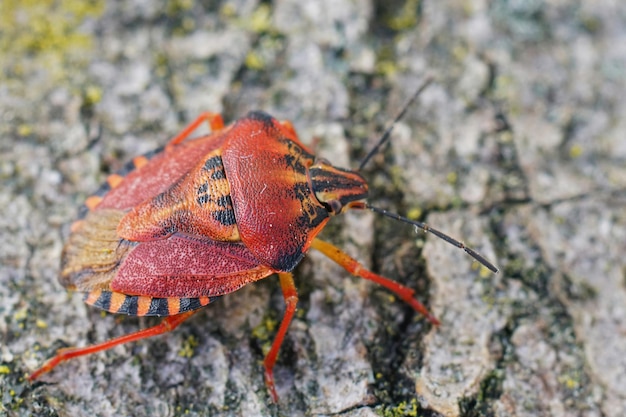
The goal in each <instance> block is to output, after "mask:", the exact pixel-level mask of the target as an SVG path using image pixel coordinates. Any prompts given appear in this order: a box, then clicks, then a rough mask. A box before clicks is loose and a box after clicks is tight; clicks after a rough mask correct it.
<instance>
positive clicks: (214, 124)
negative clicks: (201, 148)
mask: <svg viewBox="0 0 626 417" xmlns="http://www.w3.org/2000/svg"><path fill="white" fill-rule="evenodd" d="M205 121H206V122H208V123H209V126H210V127H211V131H213V132H215V131H216V130H220V129H222V128H223V127H224V120H223V119H222V115H221V114H219V113H211V112H204V113H202V114H200V116H198V117H197V118H196V120H194V121H193V122H191V123H190V124H189V125H188V126H187V127H186V128H184V129H183V131H182V132H180V133H179V134H178V135H176V136H175V137H174V139H172V140H171V141H170V142H169V143H168V144H167V146H173V145H177V144H179V143H181V142H182V141H184V140H185V139H187V138H188V137H189V135H191V134H192V133H193V131H194V130H196V129H197V128H198V126H200V125H201V124H202V123H203V122H205Z"/></svg>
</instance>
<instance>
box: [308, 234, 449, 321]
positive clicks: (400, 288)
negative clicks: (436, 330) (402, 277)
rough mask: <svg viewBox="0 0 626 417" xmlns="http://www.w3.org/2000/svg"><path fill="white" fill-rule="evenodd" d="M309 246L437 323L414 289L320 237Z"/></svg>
mask: <svg viewBox="0 0 626 417" xmlns="http://www.w3.org/2000/svg"><path fill="white" fill-rule="evenodd" d="M311 247H313V248H315V249H317V250H318V251H320V252H322V253H323V254H324V255H326V256H328V257H329V258H330V259H332V260H333V261H335V262H337V263H338V264H339V265H341V266H342V267H344V268H345V269H346V271H348V272H350V273H351V274H352V275H355V276H359V277H361V278H365V279H368V280H370V281H374V282H375V283H377V284H379V285H382V286H383V287H385V288H387V289H388V290H390V291H391V292H393V293H394V294H396V295H397V296H398V297H400V298H401V299H402V300H403V301H404V302H406V303H407V304H409V305H410V306H411V307H413V308H414V309H415V310H416V311H418V312H419V313H421V314H423V315H424V316H426V318H427V319H428V320H430V322H431V323H433V324H435V325H439V320H437V319H436V318H435V316H433V315H432V314H430V312H429V311H428V310H427V309H426V307H424V305H423V304H422V303H420V302H419V301H417V300H416V299H415V298H414V295H415V291H414V290H412V289H410V288H408V287H405V286H404V285H402V284H399V283H397V282H396V281H393V280H390V279H389V278H385V277H383V276H381V275H377V274H375V273H373V272H371V271H369V270H367V269H365V268H364V267H363V266H362V265H361V264H360V263H359V262H357V261H356V260H355V259H354V258H352V257H350V256H349V255H348V254H347V253H345V252H343V251H341V250H340V249H339V248H337V247H335V246H333V245H331V244H330V243H328V242H324V241H323V240H320V239H314V240H313V242H312V243H311Z"/></svg>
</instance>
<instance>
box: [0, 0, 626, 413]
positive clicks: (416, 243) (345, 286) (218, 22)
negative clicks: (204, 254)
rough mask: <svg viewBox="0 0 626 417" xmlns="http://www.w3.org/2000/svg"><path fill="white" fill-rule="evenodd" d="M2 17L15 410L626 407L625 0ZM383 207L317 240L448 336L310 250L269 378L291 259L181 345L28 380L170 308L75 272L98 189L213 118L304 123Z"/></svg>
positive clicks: (136, 350)
mask: <svg viewBox="0 0 626 417" xmlns="http://www.w3.org/2000/svg"><path fill="white" fill-rule="evenodd" d="M2 8H3V13H2V14H3V15H4V17H2V18H0V67H1V68H2V71H0V120H1V122H0V155H1V156H0V183H1V184H2V185H1V186H0V339H1V343H0V401H1V405H0V415H9V416H30V415H36V416H103V417H104V416H124V415H127V416H204V415H211V416H256V415H258V416H299V415H314V416H330V415H332V416H345V417H357V416H359V417H366V416H367V417H369V416H403V415H409V416H410V415H416V416H417V415H419V416H519V417H522V416H581V417H582V416H584V417H593V416H598V417H599V416H606V417H620V416H624V415H626V258H625V257H624V253H626V210H625V207H626V94H625V92H626V5H625V4H623V3H621V2H617V1H615V2H582V1H579V2H566V1H554V2H547V1H529V2H515V1H507V0H496V1H489V2H488V1H477V2H464V1H460V0H446V1H424V2H418V1H412V0H407V1H393V2H382V1H381V2H372V1H368V0H353V1H341V2H340V1H334V0H321V1H310V2H302V1H298V0H280V1H276V2H272V3H266V2H259V1H257V0H233V1H224V2H220V1H213V2H205V3H204V4H195V3H194V2H185V1H171V2H164V1H159V2H153V1H144V0H133V1H131V0H127V1H119V2H107V3H104V2H97V1H94V2H92V3H89V4H87V3H83V2H78V1H77V2H72V1H68V2H57V3H54V4H53V5H48V6H43V5H31V6H23V5H18V4H16V3H15V4H14V2H6V4H5V5H3V6H2ZM428 74H432V75H434V77H435V82H434V83H433V84H432V85H431V86H430V87H429V88H428V89H427V90H426V91H425V92H424V93H423V94H422V96H421V97H420V98H419V100H418V103H417V104H416V105H414V106H412V107H411V108H409V110H408V111H407V115H406V117H405V118H404V119H403V120H402V121H401V122H400V123H398V124H397V125H396V127H395V129H394V132H393V135H392V138H391V143H390V145H389V146H388V147H386V148H385V149H384V151H383V152H382V153H381V154H380V155H377V156H376V157H375V158H374V159H373V161H372V162H371V163H370V164H369V166H368V167H366V169H365V170H364V175H365V177H366V178H368V180H369V183H370V187H371V198H370V202H371V203H372V204H373V205H378V206H380V207H383V208H386V209H389V210H391V211H394V212H397V213H400V214H404V215H409V216H411V217H414V218H420V219H422V220H424V221H427V222H428V223H429V224H430V225H432V226H434V227H436V228H438V229H439V230H442V231H445V232H446V233H448V234H450V235H452V236H454V237H456V238H459V239H462V240H464V241H465V242H466V243H467V244H468V245H469V246H472V247H473V248H475V249H477V250H478V251H479V252H481V253H482V254H484V255H485V256H486V257H487V258H488V259H491V260H494V261H495V263H496V264H497V265H498V266H499V267H500V268H501V271H500V273H498V274H491V273H488V272H487V271H486V270H484V269H483V268H479V267H477V266H476V264H475V263H473V262H472V259H471V258H470V257H468V256H467V255H466V254H464V253H463V251H460V250H458V249H455V248H454V247H452V246H450V245H448V244H446V243H445V242H443V241H441V240H439V239H436V238H435V237H434V236H430V235H428V236H425V235H424V234H423V233H422V232H419V231H417V232H416V231H415V230H413V228H412V227H411V226H408V225H406V224H402V223H398V222H394V221H392V220H390V219H385V218H381V217H380V216H376V215H374V214H372V213H355V212H351V213H348V214H346V215H342V216H340V217H338V218H335V219H332V221H331V224H330V225H329V226H328V227H327V229H326V230H324V232H323V233H322V237H323V238H325V239H326V240H329V241H331V242H333V243H335V244H336V245H337V246H339V247H340V248H343V249H344V250H346V251H347V252H348V253H349V254H350V255H352V256H354V257H355V258H357V259H359V260H360V261H362V262H363V264H364V265H365V266H367V267H369V268H372V269H373V270H374V271H376V272H379V273H381V274H383V275H385V276H387V277H389V278H392V279H395V280H398V281H399V282H401V283H403V284H405V285H407V286H409V287H411V288H414V289H416V291H417V294H418V295H417V296H418V298H419V299H420V300H421V301H422V302H424V303H425V304H427V305H428V306H429V308H430V310H431V311H432V312H433V313H434V314H435V315H436V316H437V317H438V318H439V319H440V320H441V325H440V326H439V327H433V326H431V325H430V324H429V323H427V321H426V320H425V319H424V318H423V317H421V316H420V315H418V314H416V313H415V312H414V311H413V310H412V309H411V308H410V307H408V306H407V305H405V304H403V303H402V302H401V301H399V300H397V299H395V298H394V297H392V296H391V295H390V293H389V292H387V291H386V290H384V289H382V288H379V287H377V286H376V285H374V284H372V283H370V282H366V281H365V280H361V279H358V278H354V277H350V276H349V274H348V273H346V272H345V271H344V270H343V269H341V268H340V267H338V266H337V265H335V264H333V263H332V262H331V261H329V260H328V259H326V258H325V257H324V256H322V255H321V254H319V253H315V252H314V251H311V252H310V253H309V254H308V255H307V257H306V259H305V261H304V262H303V263H302V264H301V265H300V266H299V267H298V268H297V269H296V272H295V275H296V283H297V285H298V288H299V294H300V303H299V310H298V312H297V316H296V318H295V320H294V321H293V323H292V324H291V327H290V329H289V333H288V335H287V339H286V342H285V344H284V346H283V348H282V351H281V353H280V356H279V361H278V364H277V366H276V369H275V378H276V384H277V389H278V393H279V395H280V402H279V404H278V405H274V404H272V403H271V400H270V397H269V395H268V392H267V390H266V388H265V385H264V380H263V366H262V361H263V355H264V352H265V351H266V350H267V349H268V348H269V346H270V344H271V341H272V340H273V336H274V332H275V330H276V325H277V323H278V321H279V320H280V318H281V316H282V311H283V307H284V305H283V300H282V295H281V291H280V286H279V285H278V280H277V278H276V277H270V278H267V279H265V280H263V281H262V282H259V283H257V284H254V285H249V286H247V287H245V288H243V289H242V290H240V291H238V292H236V293H234V294H230V295H228V296H225V297H222V298H221V299H220V300H219V301H217V302H216V303H214V304H212V305H210V306H208V307H207V308H206V309H205V311H203V312H201V313H199V314H198V315H196V316H195V317H194V318H193V319H191V320H190V321H188V322H187V323H185V324H183V325H182V326H181V327H179V328H178V329H177V330H176V331H174V332H172V333H169V334H167V335H164V336H159V337H156V338H153V339H148V340H144V341H141V342H139V343H134V344H129V345H125V346H121V347H116V348H115V349H113V350H111V351H109V352H106V353H101V354H96V355H93V356H90V357H85V358H81V359H76V360H72V361H70V362H68V363H65V364H63V365H61V366H59V367H58V368H57V369H55V370H54V371H53V372H51V373H50V374H47V375H45V376H43V377H42V378H41V380H40V381H38V382H36V383H34V384H29V383H28V382H27V381H26V380H25V377H26V375H27V374H28V373H29V372H31V371H33V370H34V369H36V368H37V367H38V366H40V365H41V364H42V363H43V362H44V361H45V360H46V359H47V358H49V357H50V356H52V355H53V354H54V352H55V351H56V349H58V348H61V347H64V346H84V345H87V344H90V343H94V342H99V341H104V340H107V339H109V338H112V337H115V336H119V335H123V334H127V333H130V332H133V331H135V330H137V329H139V328H145V327H147V326H149V325H153V324H156V323H157V322H158V320H151V319H137V318H132V317H119V316H114V315H104V314H101V313H100V312H99V311H96V310H95V309H93V308H90V307H88V306H86V305H85V304H83V302H82V301H81V297H80V295H79V294H68V293H67V292H66V291H65V290H64V289H63V288H62V287H61V286H60V285H59V284H58V282H57V276H58V272H59V257H60V253H61V249H62V247H63V242H64V239H65V238H66V237H67V234H68V233H69V224H70V223H71V222H72V220H73V219H74V218H75V216H76V212H77V209H78V207H79V205H80V204H82V202H83V201H84V199H85V198H86V197H88V196H89V195H90V194H91V193H93V192H94V191H95V190H96V189H97V188H98V186H99V184H100V183H101V182H103V181H104V180H105V178H106V177H107V175H108V174H110V173H112V172H115V171H116V170H118V169H120V168H121V167H122V166H123V164H125V163H126V162H128V161H129V160H131V159H132V158H133V157H135V156H137V155H140V154H143V153H146V152H148V151H150V150H152V149H154V148H157V147H158V146H161V145H163V144H165V143H166V142H167V140H168V139H169V138H171V137H173V136H174V135H175V134H176V133H177V132H178V131H179V130H180V129H182V128H183V127H184V126H185V125H186V124H187V123H189V122H190V121H191V120H193V119H194V118H195V117H196V116H197V115H198V114H199V113H200V112H203V111H212V112H221V113H223V114H224V117H225V119H226V121H227V122H229V121H233V120H235V119H236V118H238V117H240V116H242V115H244V114H245V113H246V112H248V111H250V110H255V109H259V110H264V111H266V112H268V113H269V114H271V115H273V116H275V117H277V118H279V119H287V120H291V121H292V122H293V123H294V125H295V127H296V130H297V131H298V133H299V135H300V138H301V139H302V140H303V141H304V142H305V143H309V144H313V145H312V146H314V147H315V149H316V152H317V154H318V155H320V156H322V157H325V158H327V159H329V160H330V161H332V162H333V163H334V164H335V165H337V166H341V167H353V168H355V167H357V166H358V162H359V161H360V159H362V158H363V157H364V156H365V154H366V153H367V151H368V150H369V149H371V147H372V146H373V145H374V143H375V141H376V139H377V138H378V137H379V135H380V132H381V131H382V130H383V129H384V126H385V125H386V124H388V122H390V121H391V120H392V119H393V117H394V116H395V114H396V113H397V111H398V110H399V109H400V108H401V107H402V105H403V103H405V102H406V100H407V99H408V98H409V97H410V95H411V94H412V93H413V92H414V91H415V89H416V88H417V87H418V86H419V85H420V83H421V82H422V80H423V79H424V78H425V77H426V76H427V75H428Z"/></svg>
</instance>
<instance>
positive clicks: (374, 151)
mask: <svg viewBox="0 0 626 417" xmlns="http://www.w3.org/2000/svg"><path fill="white" fill-rule="evenodd" d="M432 82H433V77H431V76H428V77H426V80H425V81H424V82H423V83H422V85H421V86H420V88H418V89H417V91H416V92H415V93H413V95H412V96H411V98H410V99H409V101H407V102H406V104H405V105H404V107H402V110H400V113H398V115H397V116H396V117H395V119H393V122H391V125H389V127H388V128H387V129H386V130H385V131H384V132H383V135H382V136H381V137H380V139H378V143H377V144H376V145H374V147H373V148H372V150H371V151H369V153H368V154H367V155H366V156H365V158H363V161H362V162H361V165H359V171H361V170H363V167H365V165H367V163H368V162H369V160H370V159H372V156H374V155H376V154H377V153H378V151H379V149H380V147H381V146H383V145H384V144H385V143H387V141H389V137H390V136H391V131H392V130H393V128H394V127H395V126H396V123H398V122H399V121H400V120H401V119H402V118H403V117H404V114H405V113H406V111H407V109H408V108H409V107H410V106H411V104H413V102H414V101H415V100H417V97H419V95H420V94H422V91H424V90H425V89H426V87H428V86H429V85H430V83H432Z"/></svg>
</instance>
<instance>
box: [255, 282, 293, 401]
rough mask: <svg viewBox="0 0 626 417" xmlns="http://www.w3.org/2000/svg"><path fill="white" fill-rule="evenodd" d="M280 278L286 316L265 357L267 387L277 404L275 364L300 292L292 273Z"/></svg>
mask: <svg viewBox="0 0 626 417" xmlns="http://www.w3.org/2000/svg"><path fill="white" fill-rule="evenodd" d="M278 277H279V278H280V287H281V288H282V290H283V297H284V298H285V314H284V315H283V321H281V322H280V327H279V328H278V333H276V337H275V338H274V343H272V347H271V349H270V351H269V352H267V355H265V360H264V361H263V364H264V365H265V385H267V389H268V390H269V391H270V394H271V395H272V400H274V402H275V403H277V402H278V395H277V394H276V387H275V386H274V371H273V370H274V364H276V357H277V356H278V351H279V350H280V346H281V345H282V344H283V340H284V339H285V335H286V334H287V329H288V328H289V324H290V323H291V320H292V319H293V315H294V314H295V312H296V305H297V304H298V291H297V290H296V285H295V284H294V282H293V275H292V274H291V273H290V272H281V273H279V274H278Z"/></svg>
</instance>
